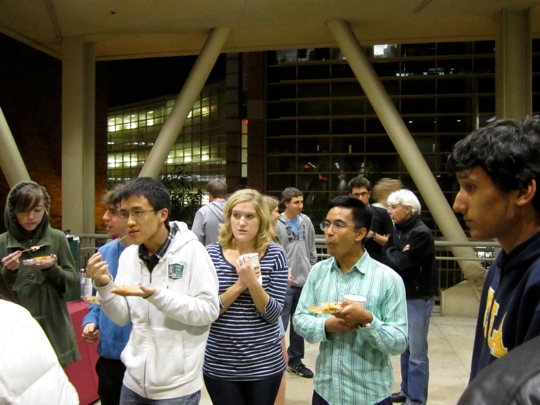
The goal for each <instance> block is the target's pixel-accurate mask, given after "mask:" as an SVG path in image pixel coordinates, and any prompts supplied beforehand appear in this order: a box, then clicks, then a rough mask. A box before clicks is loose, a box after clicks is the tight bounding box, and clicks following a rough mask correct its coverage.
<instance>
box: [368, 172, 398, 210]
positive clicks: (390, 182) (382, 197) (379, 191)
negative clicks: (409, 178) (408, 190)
mask: <svg viewBox="0 0 540 405" xmlns="http://www.w3.org/2000/svg"><path fill="white" fill-rule="evenodd" d="M402 188H403V183H402V182H401V180H400V179H391V178H389V177H383V178H382V179H380V180H379V181H378V182H377V184H375V185H374V186H373V190H371V196H372V197H373V199H374V200H375V201H377V202H380V203H382V204H383V205H385V206H387V205H388V201H387V198H388V196H389V195H390V194H391V193H393V192H394V191H398V190H401V189H402Z"/></svg>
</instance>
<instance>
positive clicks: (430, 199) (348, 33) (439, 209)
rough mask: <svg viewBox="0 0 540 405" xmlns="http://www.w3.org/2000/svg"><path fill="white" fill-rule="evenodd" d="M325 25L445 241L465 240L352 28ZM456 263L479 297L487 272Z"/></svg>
mask: <svg viewBox="0 0 540 405" xmlns="http://www.w3.org/2000/svg"><path fill="white" fill-rule="evenodd" d="M326 24H327V26H328V28H329V29H330V31H332V34H333V35H334V37H335V39H336V42H337V43H338V45H339V47H340V48H341V50H342V52H343V54H344V55H345V56H346V58H347V62H348V63H349V65H350V66H351V68H352V70H353V72H354V74H355V76H356V78H357V79H358V81H359V83H360V85H361V86H362V89H363V90H364V92H365V93H366V95H367V97H368V99H369V101H370V102H371V105H372V106H373V108H374V110H375V112H376V113H377V116H378V117H379V119H380V120H381V123H382V124H383V126H384V128H385V129H386V132H387V133H388V136H389V137H390V139H391V140H392V143H393V144H394V146H395V147H396V150H397V151H398V153H399V156H400V157H401V159H402V160H403V163H404V164H405V166H406V167H407V170H408V171H409V174H410V175H411V177H412V178H413V180H414V182H415V184H416V185H417V187H418V190H419V191H420V193H421V194H422V197H423V198H424V200H425V202H426V204H427V206H428V208H429V210H430V211H431V214H432V215H433V218H434V219H435V221H436V222H437V225H438V226H439V227H440V229H441V231H442V233H443V234H444V236H445V238H446V239H447V240H453V241H458V242H466V241H467V237H466V235H465V233H464V232H463V229H462V228H461V226H460V225H459V222H458V221H457V219H456V216H455V214H454V212H453V211H452V209H451V208H450V206H449V204H448V202H447V201H446V198H445V197H444V194H443V193H442V191H441V188H440V187H439V185H438V184H437V181H436V180H435V178H434V177H433V174H432V173H431V170H430V168H429V166H428V165H427V163H426V161H425V160H424V157H423V156H422V153H421V152H420V150H419V149H418V147H417V145H416V143H415V142H414V139H413V137H412V136H411V134H410V132H409V130H408V128H407V126H406V125H405V123H404V122H403V120H402V118H401V116H400V114H399V112H398V110H397V109H396V107H395V106H394V104H393V103H392V100H391V99H390V96H389V95H388V93H387V92H386V90H385V89H384V87H383V85H382V83H381V81H380V80H379V78H378V77H377V73H376V72H375V70H374V69H373V67H372V66H371V64H370V63H369V61H368V59H367V57H366V55H365V54H364V51H363V50H362V47H361V46H360V44H359V43H358V41H357V39H356V37H355V36H354V33H353V32H352V30H351V28H350V27H349V25H348V24H347V23H346V22H345V21H343V20H339V19H334V20H330V21H327V23H326ZM451 250H452V253H453V254H454V256H456V257H462V258H468V257H470V258H475V257H476V255H475V253H474V250H473V249H472V248H470V247H452V248H451ZM458 263H459V266H460V267H461V270H462V271H463V273H464V274H465V277H466V278H467V279H468V281H469V283H470V284H471V286H472V288H473V290H474V292H475V294H476V296H477V297H480V293H481V288H482V285H483V282H484V278H485V273H486V271H485V270H484V269H483V268H482V266H480V264H479V263H477V262H474V261H467V260H458Z"/></svg>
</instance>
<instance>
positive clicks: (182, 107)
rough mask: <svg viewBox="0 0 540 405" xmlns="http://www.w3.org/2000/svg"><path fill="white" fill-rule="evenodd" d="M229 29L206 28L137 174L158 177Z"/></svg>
mask: <svg viewBox="0 0 540 405" xmlns="http://www.w3.org/2000/svg"><path fill="white" fill-rule="evenodd" d="M229 33H230V29H229V28H214V29H212V31H211V32H210V35H209V37H208V40H207V41H206V43H205V44H204V47H203V49H202V51H201V53H200V55H199V57H198V58H197V61H196V62H195V65H194V66H193V68H192V69H191V72H190V73H189V76H188V78H187V79H186V82H185V84H184V86H183V87H182V90H181V91H180V94H179V95H178V97H177V98H176V102H175V104H174V107H173V109H172V111H171V114H170V115H169V118H167V121H165V124H164V125H163V128H162V129H161V131H160V133H159V135H158V137H157V139H156V142H155V143H154V146H153V147H152V150H151V151H150V154H149V155H148V159H147V160H146V162H145V163H144V166H143V168H142V169H141V172H140V174H139V177H153V178H158V177H159V174H160V172H161V167H162V166H163V164H164V163H165V160H167V156H168V155H169V152H170V151H171V150H172V148H173V147H174V144H175V143H176V139H177V138H178V136H179V135H180V132H181V131H182V127H183V126H184V123H185V122H186V119H187V117H188V114H189V111H190V110H191V108H192V107H193V103H194V102H195V100H196V99H197V97H198V95H199V94H200V92H201V90H202V88H203V87H204V84H205V83H206V80H207V79H208V76H209V75H210V72H211V71H212V68H213V67H214V64H215V63H216V60H217V58H218V56H219V54H220V53H221V50H222V49H223V45H224V44H225V41H226V39H227V37H228V36H229Z"/></svg>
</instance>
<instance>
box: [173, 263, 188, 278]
mask: <svg viewBox="0 0 540 405" xmlns="http://www.w3.org/2000/svg"><path fill="white" fill-rule="evenodd" d="M186 266H187V263H186V262H180V263H172V264H169V280H180V279H181V278H182V277H184V268H185V267H186Z"/></svg>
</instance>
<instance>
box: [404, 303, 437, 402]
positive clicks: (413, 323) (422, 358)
mask: <svg viewBox="0 0 540 405" xmlns="http://www.w3.org/2000/svg"><path fill="white" fill-rule="evenodd" d="M433 303H434V299H433V298H428V299H424V298H412V299H407V319H408V322H409V345H408V346H407V349H405V351H404V352H403V354H402V355H401V392H402V394H403V395H405V396H406V397H407V401H408V403H411V404H415V405H416V404H422V405H423V404H425V403H426V400H427V395H428V383H429V359H428V342H427V335H428V330H429V321H430V319H431V311H432V309H433Z"/></svg>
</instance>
